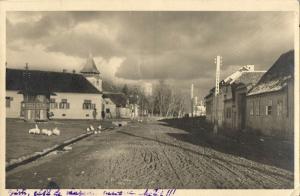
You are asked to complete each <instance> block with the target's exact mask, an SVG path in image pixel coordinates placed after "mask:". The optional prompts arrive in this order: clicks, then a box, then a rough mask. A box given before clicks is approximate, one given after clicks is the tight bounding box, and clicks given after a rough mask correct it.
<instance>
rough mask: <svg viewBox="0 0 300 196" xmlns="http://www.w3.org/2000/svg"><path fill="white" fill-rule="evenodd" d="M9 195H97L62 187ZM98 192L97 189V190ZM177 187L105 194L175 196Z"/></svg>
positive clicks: (108, 192)
mask: <svg viewBox="0 0 300 196" xmlns="http://www.w3.org/2000/svg"><path fill="white" fill-rule="evenodd" d="M8 192H9V196H88V195H97V194H94V193H93V192H87V191H84V190H75V189H71V190H64V191H61V190H60V189H40V190H35V191H33V190H26V189H10V190H8ZM95 192H96V191H95ZM175 192H176V189H146V190H144V191H136V190H126V191H124V190H123V191H121V190H118V191H103V195H104V196H107V195H111V196H121V195H122V196H123V195H124V196H126V195H127V196H133V195H136V196H173V195H175Z"/></svg>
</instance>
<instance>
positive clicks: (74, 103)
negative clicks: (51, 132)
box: [50, 93, 102, 119]
mask: <svg viewBox="0 0 300 196" xmlns="http://www.w3.org/2000/svg"><path fill="white" fill-rule="evenodd" d="M55 94H56V96H53V95H52V96H51V98H54V99H55V101H56V102H57V104H58V108H57V109H51V108H50V112H52V113H53V114H54V116H53V117H52V119H93V110H92V109H90V110H87V109H83V108H82V105H83V102H84V100H85V99H86V100H91V101H92V103H93V104H96V109H97V116H96V119H101V111H102V97H101V94H86V93H55ZM62 99H67V101H68V103H70V108H69V109H59V103H60V102H61V100H62ZM63 114H64V115H63Z"/></svg>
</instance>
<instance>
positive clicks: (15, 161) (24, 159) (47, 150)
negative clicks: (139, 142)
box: [5, 128, 110, 171]
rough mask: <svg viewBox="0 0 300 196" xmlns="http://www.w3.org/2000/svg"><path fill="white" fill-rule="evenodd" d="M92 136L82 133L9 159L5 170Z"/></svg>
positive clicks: (90, 133)
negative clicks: (39, 150) (59, 142)
mask: <svg viewBox="0 0 300 196" xmlns="http://www.w3.org/2000/svg"><path fill="white" fill-rule="evenodd" d="M108 129H110V128H105V129H103V131H105V130H108ZM92 134H93V132H88V133H83V134H81V135H79V136H76V137H73V138H71V139H68V140H65V141H64V142H63V143H61V144H55V145H54V146H52V147H49V148H45V149H43V150H42V151H41V152H34V153H33V154H30V155H25V156H21V157H19V158H17V159H11V160H9V162H6V164H5V170H6V171H10V170H12V169H14V168H16V167H18V166H20V165H24V164H26V163H29V162H31V161H34V160H36V159H38V158H41V157H43V156H45V155H47V154H49V153H50V152H53V151H55V150H58V149H63V147H65V146H67V145H70V144H72V143H74V142H77V141H79V140H81V139H84V138H86V137H88V136H90V135H92Z"/></svg>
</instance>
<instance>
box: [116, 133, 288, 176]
mask: <svg viewBox="0 0 300 196" xmlns="http://www.w3.org/2000/svg"><path fill="white" fill-rule="evenodd" d="M118 133H122V134H125V135H127V136H132V137H136V138H139V139H143V140H148V141H154V142H158V143H160V144H163V145H166V146H170V147H175V148H179V149H180V150H183V151H185V152H189V153H192V154H195V155H198V156H202V157H203V158H206V159H208V160H210V161H220V162H223V163H226V164H229V165H232V166H233V167H235V166H237V167H242V168H244V169H245V170H249V169H250V170H254V171H257V172H260V173H264V174H267V175H275V176H281V177H283V178H286V179H289V180H293V179H290V177H289V176H287V175H286V174H284V173H279V172H278V170H277V171H276V169H275V168H270V167H262V166H261V165H257V164H251V163H249V162H244V161H239V162H238V161H235V160H233V159H230V158H224V157H222V156H218V155H217V154H215V153H206V151H205V147H204V150H203V151H202V152H199V151H195V150H192V149H189V148H186V147H183V146H180V145H175V144H173V143H168V142H165V141H160V140H158V138H156V139H154V138H148V137H144V136H140V135H135V134H132V133H128V132H125V131H119V132H118Z"/></svg>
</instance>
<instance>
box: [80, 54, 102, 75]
mask: <svg viewBox="0 0 300 196" xmlns="http://www.w3.org/2000/svg"><path fill="white" fill-rule="evenodd" d="M80 72H81V73H89V74H91V73H92V74H100V72H99V71H98V69H97V66H96V63H95V61H94V59H93V57H92V55H90V56H89V58H88V59H87V60H86V63H85V64H84V66H83V68H82V70H81V71H80Z"/></svg>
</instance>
